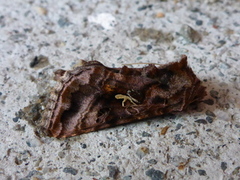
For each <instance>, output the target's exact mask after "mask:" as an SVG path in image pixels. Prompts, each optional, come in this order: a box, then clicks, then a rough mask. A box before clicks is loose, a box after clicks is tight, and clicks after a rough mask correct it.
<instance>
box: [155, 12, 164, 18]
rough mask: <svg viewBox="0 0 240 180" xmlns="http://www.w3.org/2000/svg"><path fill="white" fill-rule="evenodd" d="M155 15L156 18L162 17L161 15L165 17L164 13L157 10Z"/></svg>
mask: <svg viewBox="0 0 240 180" xmlns="http://www.w3.org/2000/svg"><path fill="white" fill-rule="evenodd" d="M156 17H157V18H163V17H165V14H164V13H162V12H159V13H157V14H156Z"/></svg>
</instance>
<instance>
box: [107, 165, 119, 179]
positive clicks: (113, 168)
mask: <svg viewBox="0 0 240 180" xmlns="http://www.w3.org/2000/svg"><path fill="white" fill-rule="evenodd" d="M107 168H108V170H109V177H111V178H114V179H116V178H117V176H118V174H119V170H118V167H117V166H108V167H107Z"/></svg>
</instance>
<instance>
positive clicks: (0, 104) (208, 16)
mask: <svg viewBox="0 0 240 180" xmlns="http://www.w3.org/2000/svg"><path fill="white" fill-rule="evenodd" d="M239 19H240V1H239V0H202V1H191V0H185V1H178V0H161V1H156V0H150V1H147V0H142V1H128V0H120V1H110V0H102V1H98V0H79V1H70V0H61V1H59V0H51V1H45V0H36V1H33V0H12V1H4V0H1V1H0V87H1V88H0V108H1V111H0V117H1V121H0V139H1V143H0V147H1V148H0V179H7V180H10V179H21V180H28V179H32V180H40V179H52V180H55V179H61V180H66V179H76V180H80V179H82V180H108V179H110V180H111V179H118V180H160V179H214V180H215V179H216V180H218V179H227V180H233V179H239V176H240V172H239V171H240V145H239V143H240V142H239V140H240V139H239V138H240V110H239V108H240V95H239V93H240V71H239V67H240V21H239ZM181 54H186V55H187V56H188V57H189V64H190V66H191V67H192V68H193V70H194V72H195V73H196V74H197V76H198V77H199V78H200V79H201V80H203V81H204V85H205V86H206V87H207V91H208V96H207V97H206V101H205V102H204V103H202V104H200V106H199V107H198V109H197V110H194V111H188V112H183V113H179V114H177V115H175V116H173V115H171V116H166V117H163V118H156V119H154V120H150V121H147V122H141V123H136V124H130V125H126V126H120V127H116V128H112V129H106V130H103V131H99V132H93V133H89V134H84V135H81V136H78V137H74V138H68V139H63V140H57V139H54V138H46V137H45V138H44V137H42V138H39V137H38V136H36V135H35V133H34V128H33V127H32V126H31V125H30V124H29V123H28V122H27V121H26V120H24V119H20V118H19V113H18V112H19V110H20V109H23V108H24V107H26V106H28V105H29V104H31V102H32V101H34V100H36V99H37V98H38V97H39V96H40V95H43V94H44V93H47V92H48V90H49V88H50V87H52V86H53V85H54V81H53V79H52V77H53V71H54V70H56V69H59V68H64V69H71V68H73V67H74V66H76V65H77V64H78V63H79V59H85V60H92V59H97V60H99V61H101V62H102V63H104V64H105V65H108V66H111V67H120V66H122V64H124V63H139V62H155V63H161V64H164V63H167V62H170V61H174V60H177V59H179V57H180V55H181ZM39 59H40V63H37V62H38V60H39ZM167 128H168V129H167ZM164 129H165V130H166V129H167V131H166V133H165V135H163V134H164V133H163V131H164Z"/></svg>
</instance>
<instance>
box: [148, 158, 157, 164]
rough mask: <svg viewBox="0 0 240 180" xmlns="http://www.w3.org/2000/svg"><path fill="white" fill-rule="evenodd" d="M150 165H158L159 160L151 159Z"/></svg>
mask: <svg viewBox="0 0 240 180" xmlns="http://www.w3.org/2000/svg"><path fill="white" fill-rule="evenodd" d="M147 162H148V163H149V164H157V160H156V159H150V160H148V161H147Z"/></svg>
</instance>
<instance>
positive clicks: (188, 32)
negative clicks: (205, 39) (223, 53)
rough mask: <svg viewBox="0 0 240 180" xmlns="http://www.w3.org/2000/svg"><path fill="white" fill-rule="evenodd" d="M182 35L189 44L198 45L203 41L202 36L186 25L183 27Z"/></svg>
mask: <svg viewBox="0 0 240 180" xmlns="http://www.w3.org/2000/svg"><path fill="white" fill-rule="evenodd" d="M180 35H182V37H183V38H184V39H185V40H186V41H187V42H188V43H197V42H199V41H200V40H201V36H200V34H199V33H198V32H197V31H195V30H194V29H193V28H192V27H190V26H188V25H186V24H184V25H182V27H181V29H180Z"/></svg>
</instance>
